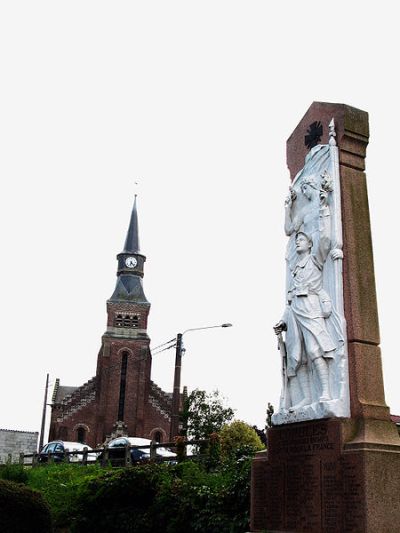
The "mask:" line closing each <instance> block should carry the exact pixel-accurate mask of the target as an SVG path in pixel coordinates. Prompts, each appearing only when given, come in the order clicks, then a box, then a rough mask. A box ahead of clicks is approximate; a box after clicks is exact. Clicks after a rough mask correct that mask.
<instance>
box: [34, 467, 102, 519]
mask: <svg viewBox="0 0 400 533" xmlns="http://www.w3.org/2000/svg"><path fill="white" fill-rule="evenodd" d="M104 473H105V470H104V469H103V468H101V467H100V466H99V465H87V466H85V467H80V466H79V465H73V464H58V465H57V464H53V465H45V466H39V467H37V468H31V469H29V470H28V486H29V487H30V488H33V489H35V490H39V491H40V492H41V493H42V495H43V497H44V499H45V501H46V502H47V503H48V504H49V506H50V509H51V515H52V518H53V522H54V525H55V526H58V527H62V526H66V525H68V524H69V522H70V520H71V516H73V515H74V513H75V512H76V508H77V506H78V504H79V499H80V497H81V491H82V490H83V487H85V486H86V483H87V482H89V481H90V480H92V479H95V478H97V477H99V476H100V475H104Z"/></svg>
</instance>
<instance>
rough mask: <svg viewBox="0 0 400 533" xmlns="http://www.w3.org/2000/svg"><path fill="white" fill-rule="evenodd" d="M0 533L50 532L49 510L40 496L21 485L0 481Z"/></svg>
mask: <svg viewBox="0 0 400 533" xmlns="http://www.w3.org/2000/svg"><path fill="white" fill-rule="evenodd" d="M0 531H4V532H7V533H47V532H51V531H52V526H51V516H50V510H49V507H48V505H47V504H46V503H45V502H44V501H43V498H42V496H41V495H40V494H39V493H38V492H36V491H33V490H31V489H29V488H27V487H25V486H23V485H19V484H17V483H15V482H13V481H8V480H4V479H1V480H0Z"/></svg>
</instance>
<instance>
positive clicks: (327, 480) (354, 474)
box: [251, 419, 400, 533]
mask: <svg viewBox="0 0 400 533" xmlns="http://www.w3.org/2000/svg"><path fill="white" fill-rule="evenodd" d="M343 431H344V425H343V421H341V420H340V419H330V420H320V421H312V422H302V423H299V424H288V425H286V426H279V427H276V428H271V429H270V430H268V442H269V446H268V454H267V453H266V452H261V453H260V454H258V455H257V457H256V459H255V460H254V461H253V471H252V487H251V531H254V532H256V531H260V532H261V531H268V532H278V531H279V532H292V533H297V532H299V533H300V532H304V533H305V532H307V533H347V532H349V533H350V532H351V533H367V532H368V533H372V532H377V531H379V532H380V533H386V532H387V533H393V532H395V531H400V529H396V528H399V527H400V526H399V525H398V524H399V521H398V520H399V516H400V515H399V512H400V509H399V495H400V490H399V489H400V449H399V448H400V447H399V446H388V445H386V446H385V445H382V446H380V445H378V444H377V445H374V446H373V447H364V448H363V447H362V446H360V447H359V448H357V449H356V448H354V447H352V448H351V449H349V450H348V449H346V446H345V445H344V444H343V442H344V439H343ZM380 472H381V475H380ZM383 475H384V478H385V479H384V480H383V479H382V476H383ZM377 526H378V528H377Z"/></svg>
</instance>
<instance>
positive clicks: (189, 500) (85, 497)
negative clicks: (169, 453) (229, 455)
mask: <svg viewBox="0 0 400 533" xmlns="http://www.w3.org/2000/svg"><path fill="white" fill-rule="evenodd" d="M250 463H251V462H250V460H247V461H241V462H238V463H236V464H235V465H230V467H229V468H225V469H222V470H220V471H215V472H210V473H208V472H206V470H205V469H204V468H203V467H202V466H201V465H199V464H196V463H194V462H190V461H188V462H184V463H180V464H178V465H176V466H170V465H169V466H168V465H152V464H148V465H143V466H137V467H134V468H126V469H118V470H114V471H113V472H106V473H104V474H103V475H100V476H98V477H97V478H96V479H92V480H90V481H86V482H85V487H83V486H82V487H81V488H82V490H81V493H80V499H79V503H78V506H77V508H76V513H75V516H74V517H73V519H72V521H71V527H72V531H74V532H76V533H81V532H85V533H88V532H92V531H93V532H95V531H107V532H110V533H112V532H114V531H115V532H121V531H127V532H135V531H140V532H141V533H159V532H160V531H162V532H163V533H190V532H194V533H196V532H202V533H204V532H205V531H207V533H242V532H243V531H245V530H246V528H247V527H248V518H249V517H248V511H249V494H250V489H249V485H250Z"/></svg>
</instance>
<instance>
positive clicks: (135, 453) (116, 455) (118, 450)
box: [108, 437, 176, 464]
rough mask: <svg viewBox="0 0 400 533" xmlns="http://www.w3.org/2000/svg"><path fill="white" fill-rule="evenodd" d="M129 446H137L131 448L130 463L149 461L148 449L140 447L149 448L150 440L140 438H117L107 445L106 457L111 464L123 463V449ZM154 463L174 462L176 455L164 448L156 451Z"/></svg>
mask: <svg viewBox="0 0 400 533" xmlns="http://www.w3.org/2000/svg"><path fill="white" fill-rule="evenodd" d="M128 444H129V446H138V447H137V448H131V461H132V463H138V462H141V461H149V460H150V448H149V447H146V448H142V446H150V444H151V440H150V439H144V438H141V437H117V438H116V439H113V440H112V441H110V442H109V443H108V457H109V460H110V461H111V463H114V464H117V463H123V462H124V460H125V448H126V446H127V445H128ZM155 459H156V461H160V462H161V461H166V462H167V463H175V462H176V453H174V452H172V451H171V450H169V449H168V448H165V447H164V446H160V447H159V448H157V449H156V458H155Z"/></svg>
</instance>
